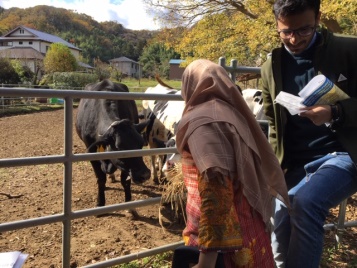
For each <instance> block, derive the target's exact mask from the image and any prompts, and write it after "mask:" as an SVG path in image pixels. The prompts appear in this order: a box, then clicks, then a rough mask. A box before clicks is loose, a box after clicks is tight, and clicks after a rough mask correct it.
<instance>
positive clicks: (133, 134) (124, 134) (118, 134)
mask: <svg viewBox="0 0 357 268" xmlns="http://www.w3.org/2000/svg"><path fill="white" fill-rule="evenodd" d="M147 124H148V122H142V123H139V124H133V123H132V122H131V121H130V120H129V119H122V120H119V121H114V122H113V123H112V124H111V125H110V126H109V127H108V129H107V130H106V131H105V133H104V134H103V135H100V136H99V137H98V140H97V141H96V142H94V143H93V144H91V145H90V146H89V147H88V149H87V151H88V152H97V151H98V148H102V150H103V149H104V150H106V151H126V150H139V149H142V147H143V145H144V140H143V137H142V136H141V134H140V133H141V132H142V131H143V130H144V129H145V127H146V126H147ZM111 161H112V162H113V164H114V165H115V166H116V167H117V168H119V169H121V170H126V171H128V172H129V173H130V175H131V178H132V179H133V181H134V182H135V183H142V182H144V181H146V180H148V179H149V178H150V170H149V169H148V168H147V167H146V165H145V163H144V161H143V158H142V157H130V158H121V159H111Z"/></svg>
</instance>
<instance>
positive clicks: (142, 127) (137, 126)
mask: <svg viewBox="0 0 357 268" xmlns="http://www.w3.org/2000/svg"><path fill="white" fill-rule="evenodd" d="M149 122H150V120H146V121H145V122H141V123H139V124H134V127H135V129H136V131H137V132H139V133H142V132H144V131H145V130H146V127H147V126H148V124H149Z"/></svg>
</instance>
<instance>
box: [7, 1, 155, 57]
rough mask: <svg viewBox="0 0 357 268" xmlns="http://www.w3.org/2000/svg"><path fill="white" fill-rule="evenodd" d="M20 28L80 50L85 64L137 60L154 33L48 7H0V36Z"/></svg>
mask: <svg viewBox="0 0 357 268" xmlns="http://www.w3.org/2000/svg"><path fill="white" fill-rule="evenodd" d="M19 25H24V26H27V27H30V28H32V29H36V30H39V31H42V32H46V33H49V34H53V35H57V36H59V37H61V38H63V39H64V40H67V41H69V42H71V43H73V44H74V45H76V46H77V47H79V48H80V49H82V56H83V58H84V61H86V62H88V63H90V64H93V59H94V58H99V59H100V60H101V61H105V62H106V61H108V60H109V59H112V58H117V57H121V56H125V57H128V58H131V59H133V60H138V59H139V56H140V55H141V52H142V49H143V47H144V46H145V45H146V43H147V40H149V39H151V38H152V37H153V36H155V34H156V33H157V31H148V30H140V31H137V30H130V29H126V28H124V27H123V25H121V24H120V23H117V22H114V21H107V22H97V21H95V20H94V19H93V18H92V17H90V16H88V15H86V14H79V13H76V12H74V11H72V10H67V9H63V8H56V7H51V6H45V5H41V6H35V7H31V8H25V9H22V8H10V9H4V8H1V7H0V35H4V34H6V33H7V32H8V31H10V30H12V29H14V28H15V27H17V26H19Z"/></svg>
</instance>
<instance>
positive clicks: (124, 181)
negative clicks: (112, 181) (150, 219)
mask: <svg viewBox="0 0 357 268" xmlns="http://www.w3.org/2000/svg"><path fill="white" fill-rule="evenodd" d="M120 181H121V185H123V188H124V194H125V202H128V201H131V178H130V176H129V173H128V172H126V171H123V170H122V171H121V173H120ZM128 212H130V213H131V215H132V216H133V217H134V218H138V217H139V214H138V212H137V211H136V209H135V208H133V209H129V210H128Z"/></svg>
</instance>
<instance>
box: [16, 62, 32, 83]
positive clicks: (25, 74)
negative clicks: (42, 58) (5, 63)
mask: <svg viewBox="0 0 357 268" xmlns="http://www.w3.org/2000/svg"><path fill="white" fill-rule="evenodd" d="M11 65H12V67H13V68H14V70H15V72H16V73H17V75H18V76H19V79H20V80H21V82H22V83H26V82H32V81H33V80H34V75H35V74H34V73H33V72H32V71H31V69H30V68H29V67H28V66H26V65H23V64H22V63H21V62H20V61H19V60H11Z"/></svg>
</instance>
